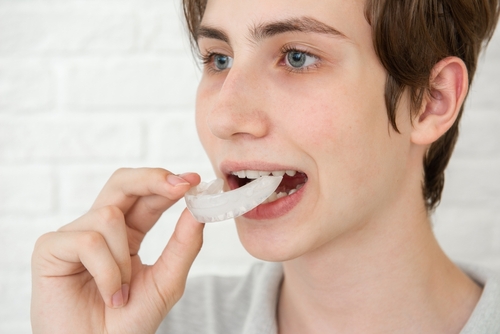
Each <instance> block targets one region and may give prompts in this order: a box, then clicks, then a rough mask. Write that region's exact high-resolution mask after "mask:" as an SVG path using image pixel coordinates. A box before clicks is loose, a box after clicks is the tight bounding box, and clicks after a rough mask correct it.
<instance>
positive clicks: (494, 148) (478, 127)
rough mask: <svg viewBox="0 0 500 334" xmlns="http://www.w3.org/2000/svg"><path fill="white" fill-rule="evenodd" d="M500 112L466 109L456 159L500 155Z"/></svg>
mask: <svg viewBox="0 0 500 334" xmlns="http://www.w3.org/2000/svg"><path fill="white" fill-rule="evenodd" d="M498 129H500V113H499V112H498V111H494V110H490V111H483V110H466V113H465V114H464V115H463V117H462V120H461V127H460V135H459V139H458V142H457V146H456V148H455V152H454V153H453V158H454V159H468V160H474V159H489V158H493V157H500V136H499V135H498Z"/></svg>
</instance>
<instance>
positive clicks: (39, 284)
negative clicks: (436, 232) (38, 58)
mask: <svg viewBox="0 0 500 334" xmlns="http://www.w3.org/2000/svg"><path fill="white" fill-rule="evenodd" d="M185 9H186V16H187V20H188V26H189V28H190V32H191V34H192V39H193V41H194V43H195V44H196V47H197V49H198V50H199V53H200V55H201V57H202V59H203V63H204V67H203V76H202V79H201V82H200V85H199V88H198V95H197V110H196V125H197V129H198V133H199V136H200V139H201V141H202V144H203V146H204V148H205V150H206V151H207V154H208V156H209V158H210V160H211V162H212V165H213V167H214V170H215V172H216V174H217V175H218V176H219V177H221V178H223V179H224V180H225V182H226V188H227V189H228V190H229V189H235V188H237V187H239V186H241V185H243V184H245V183H246V182H248V181H249V179H251V178H252V177H253V176H251V175H255V174H256V173H258V174H259V175H260V174H266V173H273V174H276V173H278V174H282V173H286V175H287V177H284V181H283V182H282V184H281V185H280V188H278V189H279V192H280V193H284V195H281V197H280V198H277V196H276V197H273V198H272V199H271V200H270V201H269V202H268V203H266V204H262V205H260V206H258V207H257V208H255V209H254V210H252V211H250V212H248V213H246V214H245V215H243V216H242V217H238V218H237V219H236V224H237V228H238V234H239V237H240V240H241V242H242V244H243V246H244V247H245V248H246V250H247V251H249V252H250V253H251V254H252V255H253V256H255V257H257V258H260V259H262V260H266V261H269V262H270V263H265V264H261V265H258V266H255V267H254V268H253V269H252V271H251V273H250V274H249V275H248V276H247V277H245V278H241V279H236V278H235V279H217V278H202V279H196V280H193V281H192V282H190V284H188V288H187V290H186V293H185V295H184V297H183V298H182V299H181V300H180V301H179V299H180V298H181V295H182V293H183V290H184V285H185V280H186V276H187V272H188V270H189V267H190V265H191V263H192V261H193V260H194V258H195V256H196V254H197V252H198V251H199V249H200V247H201V243H202V229H203V225H202V224H199V223H197V222H195V221H194V219H193V218H192V216H191V215H190V214H189V213H188V212H186V211H185V212H184V213H183V214H182V216H181V217H180V219H179V222H178V225H177V227H176V231H175V232H174V235H173V236H172V238H171V240H170V241H169V244H168V245H167V247H166V248H165V251H164V252H163V254H162V255H161V257H160V259H159V260H158V262H157V263H156V264H155V265H154V266H152V267H147V266H143V265H142V264H141V262H140V259H139V258H138V256H137V252H138V249H139V246H140V243H141V241H142V239H143V238H144V235H145V233H147V231H148V230H149V229H150V228H151V227H152V226H153V225H154V223H155V222H156V220H157V219H158V218H159V216H160V215H161V213H162V212H163V211H164V210H166V209H167V208H168V207H169V206H170V205H171V204H172V203H173V202H175V201H176V200H178V199H179V198H181V197H182V196H183V195H184V193H185V192H186V191H187V190H188V189H189V188H190V187H192V186H194V185H196V184H198V183H199V181H200V180H199V176H198V175H196V174H193V173H188V174H183V175H180V176H176V175H173V174H171V173H169V172H168V171H165V170H160V169H135V170H129V169H123V170H119V171H117V172H116V173H115V174H114V175H113V176H112V177H111V178H110V180H109V181H108V183H107V184H106V185H105V186H104V189H103V190H102V192H101V193H100V194H99V196H98V197H97V200H96V202H95V203H94V205H93V207H92V209H91V210H90V211H89V212H88V213H87V214H85V215H84V216H82V217H80V218H79V219H77V220H76V221H74V222H72V223H71V224H68V225H66V226H64V227H63V228H61V229H60V230H59V231H58V232H54V233H50V234H47V235H44V236H42V237H41V238H40V239H39V241H38V243H37V246H36V248H35V252H34V256H33V304H32V322H33V328H34V331H35V332H51V333H54V332H56V331H57V330H60V331H62V332H65V331H67V330H68V328H71V331H72V332H77V331H79V330H81V331H82V332H85V333H88V332H109V333H113V332H116V333H153V332H155V331H156V330H157V328H158V326H160V324H161V326H160V330H159V332H165V333H278V332H279V333H282V334H283V333H336V332H340V333H400V332H404V333H459V332H463V333H495V332H499V331H500V321H499V319H498V316H497V315H496V314H498V312H499V311H500V301H499V295H500V292H499V291H498V282H499V280H498V278H497V277H496V276H495V275H493V274H490V273H487V272H484V271H481V270H478V269H471V268H459V267H458V266H457V265H456V264H454V263H453V262H452V261H451V260H450V259H448V258H447V257H446V255H445V254H444V253H443V251H442V250H441V248H440V247H439V245H438V244H437V241H436V240H435V238H434V236H433V233H432V230H431V227H430V221H429V213H430V212H431V211H432V209H433V208H435V206H436V205H437V203H438V202H439V199H440V196H441V191H442V187H443V172H444V169H445V167H446V164H447V162H448V160H449V157H450V155H451V152H452V150H453V146H454V143H455V141H456V138H457V129H458V122H459V119H460V116H461V114H462V110H463V107H462V106H463V102H464V100H465V97H466V95H467V91H468V87H469V84H470V81H471V79H472V77H473V74H474V70H475V66H476V63H477V57H478V53H479V51H480V48H481V46H482V43H483V41H485V40H488V39H489V37H490V36H491V34H492V33H493V30H494V27H495V25H496V22H497V20H498V15H499V3H498V1H493V0H489V1H486V0H485V1H479V0H476V1H465V0H464V1H460V0H458V1H457V0H455V1H453V2H451V1H450V3H448V2H447V1H420V0H413V1H400V0H386V1H370V0H367V1H366V2H365V1H362V0H359V1H344V0H328V1H327V0H319V1H315V2H314V4H311V3H310V2H308V1H305V0H298V1H293V2H290V1H284V0H276V1H272V2H268V1H253V2H245V1H233V0H210V1H208V2H201V1H187V0H186V1H185ZM465 272H467V274H466V273H465ZM177 301H179V303H177V305H175V307H174V304H176V302H177ZM167 313H168V316H167V317H166V319H165V320H163V319H164V318H165V316H166V315H167Z"/></svg>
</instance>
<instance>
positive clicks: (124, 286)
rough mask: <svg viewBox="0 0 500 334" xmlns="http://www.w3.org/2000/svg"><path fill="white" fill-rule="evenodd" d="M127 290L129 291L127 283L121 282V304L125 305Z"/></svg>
mask: <svg viewBox="0 0 500 334" xmlns="http://www.w3.org/2000/svg"><path fill="white" fill-rule="evenodd" d="M129 291H130V286H129V285H128V284H123V285H122V296H123V305H127V303H128V295H129Z"/></svg>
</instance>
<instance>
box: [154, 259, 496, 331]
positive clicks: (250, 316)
mask: <svg viewBox="0 0 500 334" xmlns="http://www.w3.org/2000/svg"><path fill="white" fill-rule="evenodd" d="M460 267H461V268H462V270H463V271H464V272H465V273H467V274H468V275H469V276H470V277H471V278H472V279H473V280H475V281H476V282H477V283H478V284H480V285H481V286H483V293H482V295H481V299H480V300H479V303H478V304H477V306H476V308H475V309H474V312H473V313H472V315H471V317H470V319H469V321H468V322H467V324H466V325H465V327H464V328H463V329H462V331H461V334H499V333H500V277H499V276H497V275H495V274H494V273H493V272H491V271H488V270H486V269H482V268H479V267H475V266H467V265H460ZM282 279H283V268H282V266H281V264H280V263H267V262H265V263H257V264H255V265H254V266H252V268H251V270H250V272H249V274H248V275H247V276H244V277H215V276H208V277H195V278H192V279H190V280H188V284H187V286H186V291H185V293H184V296H183V297H182V298H181V300H180V301H179V302H178V303H177V304H176V305H175V306H174V308H173V309H172V310H171V311H170V313H169V314H168V316H167V317H166V318H165V320H164V321H163V323H162V324H161V326H160V328H159V329H158V331H157V333H158V334H160V333H161V334H276V333H277V330H278V327H277V324H276V305H277V302H278V293H279V288H280V284H281V281H282Z"/></svg>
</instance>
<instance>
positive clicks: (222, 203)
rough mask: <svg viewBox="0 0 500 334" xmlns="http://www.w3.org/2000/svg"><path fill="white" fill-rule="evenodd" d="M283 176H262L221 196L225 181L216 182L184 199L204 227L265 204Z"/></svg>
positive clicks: (194, 191) (195, 189) (205, 185)
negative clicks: (206, 224)
mask: <svg viewBox="0 0 500 334" xmlns="http://www.w3.org/2000/svg"><path fill="white" fill-rule="evenodd" d="M282 179H283V176H261V177H259V178H257V179H255V180H254V181H252V182H250V183H248V184H246V185H244V186H242V187H240V188H237V189H234V190H231V191H227V192H222V187H223V186H224V181H223V180H222V179H215V180H213V181H211V182H209V183H205V182H202V183H200V184H199V185H198V186H197V187H195V188H191V189H190V190H189V191H188V192H187V193H186V195H185V196H184V199H185V200H186V205H187V207H188V209H189V211H191V213H192V214H193V216H194V218H196V220H198V221H199V222H202V223H211V222H218V221H222V220H226V219H231V218H235V217H238V216H241V215H243V214H245V213H247V212H248V211H250V210H252V209H254V208H255V207H257V206H258V205H259V204H261V203H262V202H264V201H265V200H266V199H267V198H268V197H269V196H270V195H271V194H272V193H273V192H274V191H275V190H276V188H278V186H279V184H280V182H281V180H282Z"/></svg>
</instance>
